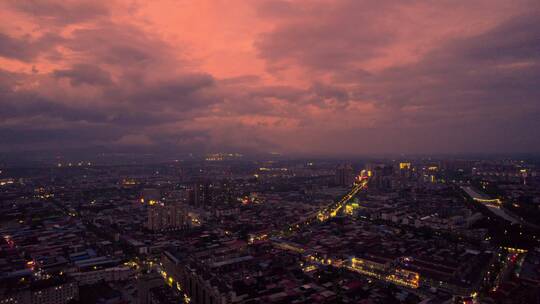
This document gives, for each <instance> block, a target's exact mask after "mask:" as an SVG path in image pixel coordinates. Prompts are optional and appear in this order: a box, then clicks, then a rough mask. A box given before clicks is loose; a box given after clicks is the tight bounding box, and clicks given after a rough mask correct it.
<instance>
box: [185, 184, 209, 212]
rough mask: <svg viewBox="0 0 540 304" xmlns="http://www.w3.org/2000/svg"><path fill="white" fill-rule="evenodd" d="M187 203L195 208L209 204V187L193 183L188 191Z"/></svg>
mask: <svg viewBox="0 0 540 304" xmlns="http://www.w3.org/2000/svg"><path fill="white" fill-rule="evenodd" d="M188 202H189V204H190V205H192V206H196V207H200V206H205V205H208V204H210V185H209V184H208V183H205V182H198V183H194V184H193V185H192V186H191V188H190V189H189V193H188Z"/></svg>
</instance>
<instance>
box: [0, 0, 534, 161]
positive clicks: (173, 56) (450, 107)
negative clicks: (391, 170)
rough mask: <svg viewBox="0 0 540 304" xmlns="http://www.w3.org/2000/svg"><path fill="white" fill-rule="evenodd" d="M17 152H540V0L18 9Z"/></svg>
mask: <svg viewBox="0 0 540 304" xmlns="http://www.w3.org/2000/svg"><path fill="white" fill-rule="evenodd" d="M0 18H1V19H2V20H5V21H8V22H2V25H1V27H0V105H1V111H0V117H1V120H0V151H3V152H14V151H15V152H18V151H29V150H30V151H32V150H38V151H41V150H52V151H58V150H65V149H70V148H77V149H95V150H96V151H99V150H100V149H104V148H107V149H114V150H121V151H130V150H137V149H141V150H144V151H157V150H159V149H171V150H173V151H182V152H197V153H198V152H219V151H250V152H279V153H291V154H296V155H338V156H339V155H355V154H368V153H469V152H475V153H508V152H538V151H540V141H539V140H538V135H537V134H536V133H537V132H534V130H537V129H539V128H540V106H539V98H540V90H539V86H538V83H539V82H540V72H539V71H540V69H539V64H540V56H539V55H540V51H539V48H540V42H539V40H538V37H539V36H540V4H539V2H538V1H517V2H516V1H511V2H510V1H466V2H459V3H456V2H455V1H433V2H427V1H356V0H354V1H205V0H201V1H2V2H1V3H0Z"/></svg>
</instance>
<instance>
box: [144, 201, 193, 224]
mask: <svg viewBox="0 0 540 304" xmlns="http://www.w3.org/2000/svg"><path fill="white" fill-rule="evenodd" d="M186 218H187V212H186V210H185V209H184V208H183V206H182V205H181V204H179V203H161V202H160V203H157V204H154V205H149V206H148V220H147V228H148V229H150V230H152V231H159V230H175V229H181V228H183V227H184V226H185V225H186Z"/></svg>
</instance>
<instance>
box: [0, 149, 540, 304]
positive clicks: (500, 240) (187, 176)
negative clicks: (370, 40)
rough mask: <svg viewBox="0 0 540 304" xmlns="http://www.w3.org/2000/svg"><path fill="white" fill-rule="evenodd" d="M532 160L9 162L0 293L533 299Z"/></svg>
mask: <svg viewBox="0 0 540 304" xmlns="http://www.w3.org/2000/svg"><path fill="white" fill-rule="evenodd" d="M537 164H538V163H537V161H536V160H534V159H525V160H522V159H517V158H516V159H510V158H485V159H480V158H472V157H470V158H465V157H463V158H456V157H448V158H442V157H439V158H437V157H433V158H430V157H399V158H386V159H382V158H381V159H375V158H371V159H364V160H324V159H286V158H284V157H282V156H276V155H271V156H268V157H264V158H263V157H258V158H254V157H247V156H245V155H241V154H238V153H216V154H209V155H205V156H202V157H194V156H189V157H185V158H181V159H171V160H168V161H162V162H149V161H138V160H135V159H129V160H126V161H123V162H111V161H106V160H105V158H101V159H100V158H99V157H98V158H93V159H68V158H62V157H58V158H56V159H54V161H50V162H41V163H39V164H34V165H13V164H3V165H2V166H1V167H0V210H2V212H1V213H0V237H1V238H2V240H1V241H0V242H1V244H0V303H1V304H8V303H9V304H15V303H41V304H48V303H50V304H53V303H54V304H61V303H62V304H64V303H66V304H67V303H71V304H75V303H81V304H83V303H111V304H112V303H139V304H169V303H171V304H172V303H194V304H228V303H238V304H241V303H242V304H248V303H298V304H300V303H362V304H369V303H424V304H428V303H540V176H539V175H538V166H537Z"/></svg>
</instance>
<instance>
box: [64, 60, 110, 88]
mask: <svg viewBox="0 0 540 304" xmlns="http://www.w3.org/2000/svg"><path fill="white" fill-rule="evenodd" d="M54 76H55V77H58V78H68V79H69V80H70V82H71V84H72V85H74V86H78V85H81V84H89V85H109V84H111V83H112V80H111V74H110V73H109V72H107V71H105V70H103V69H101V68H100V67H98V66H96V65H91V64H83V63H80V64H76V65H74V66H73V67H72V68H71V69H65V70H55V71H54Z"/></svg>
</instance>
